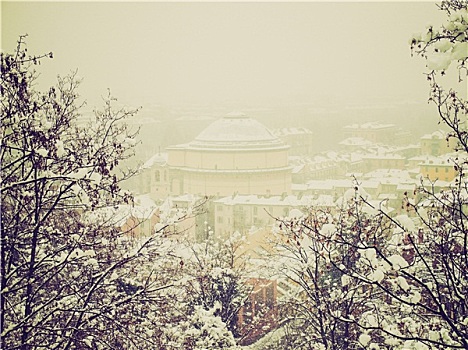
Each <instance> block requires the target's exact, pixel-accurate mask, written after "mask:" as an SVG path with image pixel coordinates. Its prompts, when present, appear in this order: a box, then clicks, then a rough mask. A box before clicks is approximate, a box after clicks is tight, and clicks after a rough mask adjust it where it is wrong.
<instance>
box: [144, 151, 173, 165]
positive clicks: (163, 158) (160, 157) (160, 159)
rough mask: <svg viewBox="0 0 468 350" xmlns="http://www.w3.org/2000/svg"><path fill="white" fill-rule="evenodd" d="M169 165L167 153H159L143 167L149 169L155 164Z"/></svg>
mask: <svg viewBox="0 0 468 350" xmlns="http://www.w3.org/2000/svg"><path fill="white" fill-rule="evenodd" d="M166 163H167V153H157V154H155V155H154V156H152V157H151V158H150V159H148V160H147V161H146V162H145V163H144V164H143V165H142V166H141V168H142V169H149V168H151V167H152V166H153V165H155V164H159V165H164V164H166Z"/></svg>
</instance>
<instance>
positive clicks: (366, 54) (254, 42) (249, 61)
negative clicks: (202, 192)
mask: <svg viewBox="0 0 468 350" xmlns="http://www.w3.org/2000/svg"><path fill="white" fill-rule="evenodd" d="M443 21H444V16H443V13H442V12H441V11H439V10H438V9H437V7H436V5H435V4H433V3H431V2H359V3H354V2H333V3H332V2H300V3H276V2H271V3H266V2H260V3H249V2H245V3H235V2H229V3H220V2H200V3H171V2H166V3H162V2H140V3H127V2H2V48H3V49H4V50H6V51H12V50H13V49H14V47H15V45H16V41H17V39H18V37H19V35H22V34H28V38H27V45H28V52H29V53H31V54H40V53H45V52H49V51H52V52H53V53H54V59H53V60H46V61H44V62H43V63H42V65H41V67H40V68H39V70H40V73H41V76H40V79H39V83H40V87H48V86H49V85H51V84H53V83H54V82H55V81H56V76H57V74H61V75H66V74H68V73H69V72H71V71H74V70H77V72H78V73H77V74H78V76H79V77H81V78H82V79H83V82H82V85H81V86H80V89H79V92H80V94H81V96H82V99H83V100H85V101H87V104H86V106H85V114H86V113H91V110H92V109H94V108H95V107H100V106H101V105H102V96H104V95H106V94H107V89H108V88H109V89H110V90H111V92H112V94H113V95H114V96H115V97H117V98H118V99H119V102H120V103H122V104H124V105H126V106H130V107H137V106H142V107H143V108H142V110H141V112H140V113H139V114H138V115H137V120H135V121H133V122H135V123H137V124H143V125H144V127H143V128H142V129H141V132H140V138H141V139H142V141H143V145H142V146H141V147H140V148H139V154H138V158H139V160H141V161H144V160H145V159H148V158H149V157H150V156H151V155H152V154H154V153H155V152H157V151H158V150H163V149H164V148H165V147H166V146H168V145H171V144H177V143H183V142H189V141H190V140H192V139H193V138H194V137H195V136H196V135H197V134H198V133H199V132H200V131H201V130H203V129H204V128H205V127H206V126H208V125H209V124H210V123H211V122H213V121H214V120H216V119H218V118H220V117H222V116H223V115H225V114H226V113H229V112H231V111H233V110H240V111H243V112H245V113H246V114H247V115H248V116H250V117H252V118H255V119H257V120H259V121H260V122H261V123H263V124H265V125H266V126H267V127H269V128H272V129H274V128H281V127H285V126H302V127H307V128H309V129H311V130H312V132H313V134H314V145H313V147H314V150H315V151H316V152H320V151H323V150H327V149H331V148H335V147H336V144H337V143H338V142H339V141H341V140H342V136H343V135H342V133H341V128H342V127H343V126H344V125H346V124H349V123H355V122H357V123H363V122H374V121H378V122H384V123H385V122H391V123H395V124H397V125H399V126H400V127H402V128H403V129H405V130H409V131H410V132H411V133H412V134H413V135H414V136H415V137H419V136H421V135H422V134H424V133H426V132H430V131H433V130H434V129H435V128H436V127H437V125H436V122H437V117H436V114H435V109H434V108H432V106H430V105H428V104H427V98H428V84H427V81H426V79H425V76H424V69H425V67H424V61H423V59H421V58H419V57H411V52H410V48H409V40H410V38H411V36H412V34H413V33H417V32H421V31H424V30H425V28H426V26H427V25H428V24H435V25H439V24H442V23H443Z"/></svg>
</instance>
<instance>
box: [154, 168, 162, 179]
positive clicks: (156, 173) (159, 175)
mask: <svg viewBox="0 0 468 350" xmlns="http://www.w3.org/2000/svg"><path fill="white" fill-rule="evenodd" d="M154 181H156V182H159V181H161V174H160V173H159V170H156V172H155V173H154Z"/></svg>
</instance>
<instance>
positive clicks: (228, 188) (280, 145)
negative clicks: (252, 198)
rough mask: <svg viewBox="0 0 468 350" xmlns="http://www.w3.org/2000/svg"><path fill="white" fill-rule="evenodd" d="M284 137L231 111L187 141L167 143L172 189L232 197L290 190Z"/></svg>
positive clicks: (178, 192)
mask: <svg viewBox="0 0 468 350" xmlns="http://www.w3.org/2000/svg"><path fill="white" fill-rule="evenodd" d="M288 149H289V146H287V145H286V144H285V143H284V142H283V141H281V140H280V139H279V138H278V137H276V136H275V135H273V133H272V132H270V131H269V130H268V129H267V128H266V127H265V126H263V125H262V124H260V123H259V122H258V121H256V120H255V119H252V118H250V117H247V116H245V115H244V114H242V113H231V114H228V115H226V116H225V117H224V118H221V119H219V120H217V121H215V122H213V123H212V124H211V125H209V126H208V127H207V128H206V129H205V130H203V131H202V132H201V133H200V134H199V135H198V136H197V137H196V138H195V139H194V140H193V141H192V142H189V143H188V144H182V145H176V146H171V147H168V148H167V149H166V150H167V153H168V161H167V167H168V169H169V172H170V193H171V194H172V195H181V194H184V193H192V194H200V195H207V196H229V195H232V194H233V193H240V194H259V195H273V194H282V193H290V192H291V167H290V166H289V165H288Z"/></svg>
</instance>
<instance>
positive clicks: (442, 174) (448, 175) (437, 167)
mask: <svg viewBox="0 0 468 350" xmlns="http://www.w3.org/2000/svg"><path fill="white" fill-rule="evenodd" d="M419 168H420V173H421V175H422V176H423V177H427V178H429V179H430V180H431V181H435V180H439V181H446V182H450V181H452V180H453V179H455V177H456V176H457V175H458V171H457V170H456V169H455V164H454V163H453V161H451V160H450V157H449V156H448V155H446V156H440V157H427V158H426V160H425V161H423V162H422V163H420V164H419Z"/></svg>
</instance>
